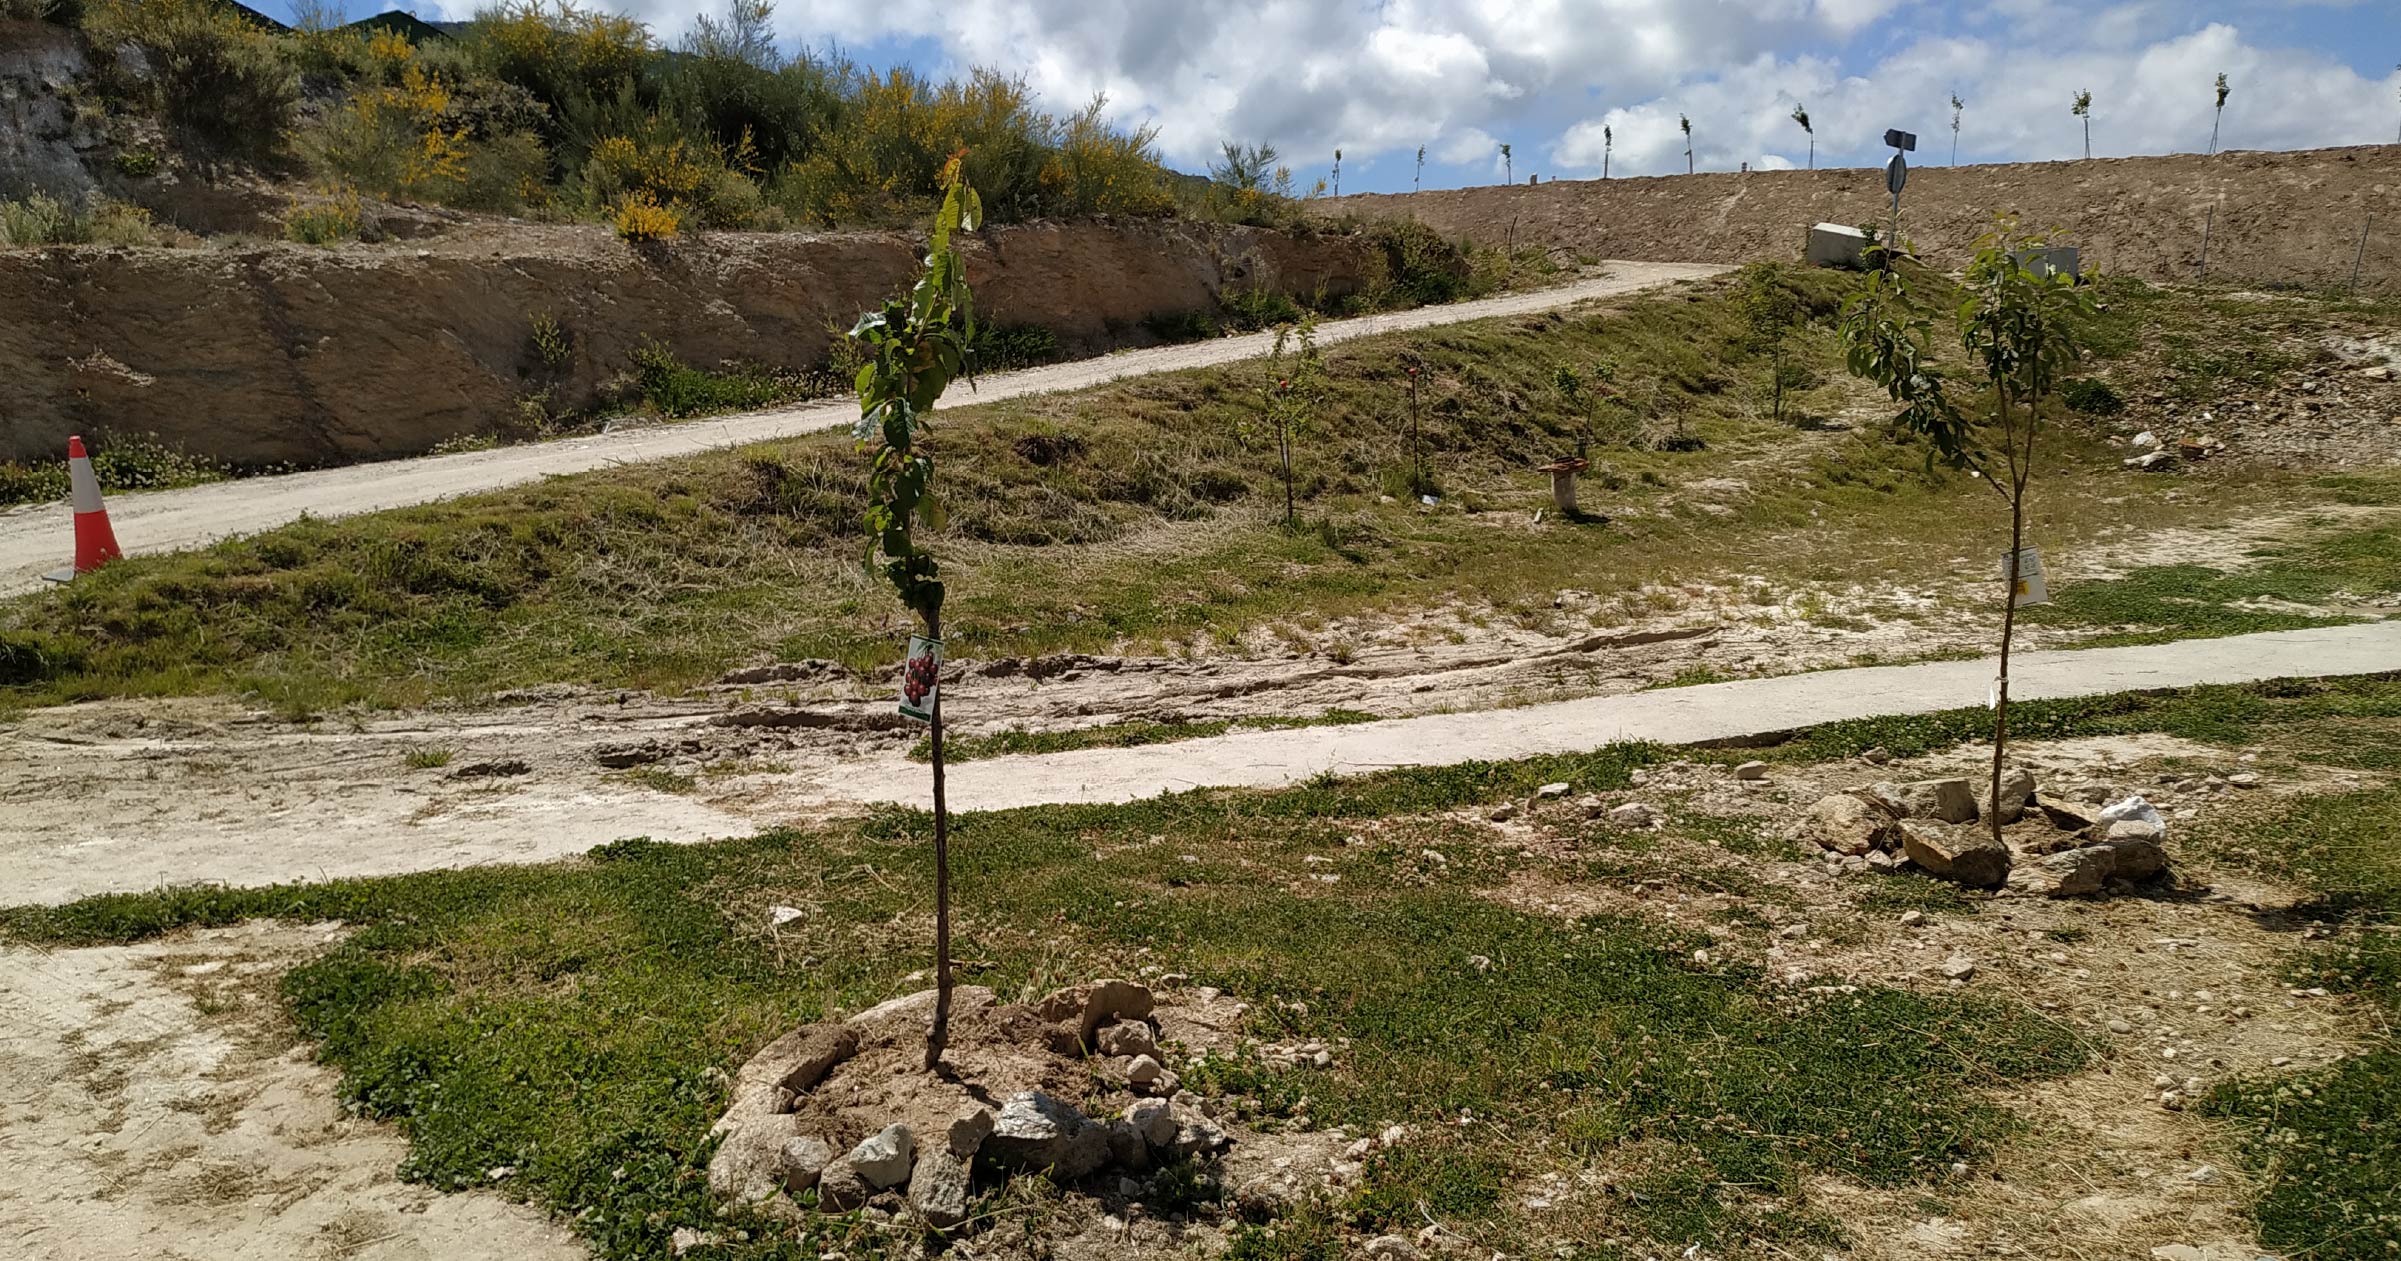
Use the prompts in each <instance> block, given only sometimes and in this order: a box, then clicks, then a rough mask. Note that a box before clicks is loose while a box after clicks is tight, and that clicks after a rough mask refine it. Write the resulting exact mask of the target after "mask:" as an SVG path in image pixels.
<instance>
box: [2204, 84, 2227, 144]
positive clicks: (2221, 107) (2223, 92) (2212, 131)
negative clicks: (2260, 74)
mask: <svg viewBox="0 0 2401 1261" xmlns="http://www.w3.org/2000/svg"><path fill="white" fill-rule="evenodd" d="M2228 91H2229V89H2228V88H2227V86H2226V72H2225V71H2223V70H2220V71H2218V112H2217V115H2216V116H2215V117H2213V118H2211V119H2210V120H2209V152H2210V153H2211V154H2212V155H2215V154H2216V153H2217V151H2218V125H2219V124H2220V123H2223V122H2225V121H2226V96H2227V94H2228Z"/></svg>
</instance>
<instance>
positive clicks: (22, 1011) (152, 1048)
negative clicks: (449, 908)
mask: <svg viewBox="0 0 2401 1261" xmlns="http://www.w3.org/2000/svg"><path fill="white" fill-rule="evenodd" d="M339 936H340V930H339V929H338V928H334V927H330V926H323V925H320V926H315V927H309V926H302V925H281V924H274V923H254V924H245V925H242V926H240V927H236V928H227V929H218V930H212V931H207V932H199V933H190V934H185V935H183V936H181V937H178V938H175V939H172V940H166V941H155V942H147V943H144V944H142V945H138V946H105V947H97V948H93V949H81V950H55V951H36V950H27V949H21V948H16V947H10V948H6V949H0V1256H8V1257H26V1258H33V1257H40V1258H45V1259H46V1261H121V1259H122V1258H127V1257H157V1258H170V1259H171V1258H211V1259H212V1261H234V1259H237V1258H253V1257H255V1258H283V1257H294V1258H299V1257H307V1258H340V1259H342V1261H577V1259H579V1258H581V1257H583V1256H584V1255H585V1253H584V1250H583V1248H582V1246H581V1245H579V1244H578V1243H577V1242H576V1240H575V1238H574V1237H573V1236H572V1235H571V1234H569V1233H568V1231H567V1229H566V1228H565V1226H564V1225H563V1224H561V1223H558V1222H554V1221H550V1220H548V1219H546V1218H545V1216H544V1215H543V1214H542V1213H541V1212H540V1211H539V1210H537V1209H532V1208H528V1207H526V1206H524V1205H521V1204H512V1203H510V1202H508V1201H507V1200H506V1199H504V1198H502V1197H501V1196H499V1195H495V1194H492V1193H491V1192H490V1191H487V1190H483V1189H477V1190H473V1191H468V1192H465V1193H463V1194H444V1193H442V1192H440V1191H437V1190H435V1189H434V1188H432V1187H429V1186H424V1185H421V1184H415V1183H408V1182H403V1181H401V1179H400V1177H399V1175H398V1173H397V1170H398V1168H399V1165H400V1161H401V1158H402V1157H403V1156H405V1155H406V1154H407V1152H408V1143H407V1140H405V1139H403V1138H402V1137H401V1136H400V1134H399V1133H397V1132H396V1131H394V1130H393V1129H392V1128H391V1127H389V1126H385V1125H379V1124H376V1123H375V1122H372V1121H364V1120H359V1119H357V1118H355V1117H352V1116H350V1115H349V1114H348V1113H347V1112H346V1111H345V1110H344V1109H343V1107H342V1104H341V1103H340V1101H339V1099H338V1096H337V1095H336V1092H335V1089H334V1074H333V1070H331V1069H328V1068H325V1067H323V1066H321V1065H319V1064H317V1063H316V1062H314V1060H312V1059H311V1058H310V1056H309V1053H308V1051H307V1049H306V1048H304V1047H302V1046H301V1045H300V1040H299V1037H298V1035H297V1033H296V1032H295V1031H294V1030H293V1029H292V1028H291V1024H290V1020H289V1018H288V1017H286V1016H285V1015H284V1009H283V1005H282V1003H281V1001H280V999H279V997H278V995H277V992H276V984H277V982H278V981H279V980H280V979H281V977H282V975H283V972H284V969H285V968H287V967H289V966H290V965H291V964H293V963H295V962H298V961H300V960H302V959H305V958H308V957H309V956H311V955H314V954H316V953H318V952H320V951H322V950H324V949H325V948H326V947H327V945H329V944H330V943H331V942H332V941H334V940H336V939H337V938H338V937H339ZM502 1177H503V1178H505V1177H506V1174H505V1173H504V1174H502ZM495 1185H498V1182H497V1180H496V1182H495Z"/></svg>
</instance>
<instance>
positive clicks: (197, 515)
mask: <svg viewBox="0 0 2401 1261" xmlns="http://www.w3.org/2000/svg"><path fill="white" fill-rule="evenodd" d="M1604 267H1605V270H1604V272H1603V274H1601V275H1600V276H1598V277H1596V278H1592V279H1587V280H1581V281H1578V282H1576V283H1574V284H1570V285H1563V286H1560V287H1558V288H1554V289H1543V290H1538V291H1535V292H1531V293H1512V294H1505V295H1503V296H1500V297H1495V298H1480V299H1477V300H1476V301H1473V302H1461V303H1455V304H1453V305H1449V306H1438V307H1419V308H1417V309H1415V310H1410V311H1394V312H1389V313H1385V314H1380V315H1365V316H1359V317H1356V318H1353V319H1347V320H1333V321H1329V322H1328V323H1326V324H1324V325H1321V326H1320V327H1319V329H1318V333H1317V340H1318V343H1319V344H1320V345H1332V344H1334V343H1336V342H1343V341H1349V340H1351V339H1352V338H1356V337H1371V336H1375V335H1377V334H1381V333H1396V332H1404V331H1407V330H1409V329H1418V328H1431V327H1434V326H1437V325H1442V324H1456V323H1461V322H1464V321H1468V320H1480V319H1490V318H1493V317H1496V316H1506V315H1523V314H1527V313H1530V312H1534V311H1547V310H1552V309H1555V308H1558V307H1565V306H1572V305H1574V304H1576V303H1578V302H1585V301H1590V300H1593V299H1597V298H1611V297H1618V296H1621V295H1624V294H1628V293H1633V292H1636V291H1639V290H1643V289H1649V288H1654V287H1657V286H1660V285H1666V284H1671V283H1674V282H1676V281H1681V280H1696V279H1700V278H1703V277H1708V276H1714V275H1717V274H1719V273H1720V272H1723V271H1725V270H1727V269H1726V268H1724V267H1719V266H1714V265H1709V264H1698V263H1633V262H1623V263H1621V262H1612V263H1608V264H1605V265H1604ZM1273 341H1274V339H1273V337H1272V335H1269V334H1263V333H1262V334H1252V335H1250V336H1245V337H1225V338H1218V339H1215V340H1212V341H1205V342H1193V343H1189V344H1186V345H1180V346H1161V347H1156V348H1153V349H1148V350H1132V351H1125V352H1122V353H1119V354H1114V355H1105V356H1102V357H1101V358H1098V359H1086V360H1080V361H1078V362H1074V363H1063V364H1053V365H1050V366H1048V367H1041V368H1031V369H1027V370H1026V371H1023V372H1011V373H1002V374H998V375H995V376H992V377H988V378H985V379H984V380H983V381H982V382H981V383H980V384H979V385H978V388H977V391H976V395H975V397H976V398H977V399H979V400H981V401H986V402H990V401H994V400H999V399H1008V398H1017V397H1021V396H1023V395H1028V394H1044V393H1049V392H1052V391H1056V390H1074V389H1082V388H1085V387H1087V386H1094V385H1102V384H1106V383H1108V382H1110V381H1116V380H1121V379H1123V378H1125V377H1133V376H1145V375H1148V374H1150V373H1155V372H1174V371H1178V370H1181V369H1185V368H1206V367H1212V366H1215V365H1218V364H1224V363H1234V362H1238V361H1240V360H1244V359H1254V358H1258V357H1260V356H1263V355H1265V354H1266V353H1267V352H1268V351H1269V349H1270V348H1271V347H1272V345H1273ZM857 418H858V406H857V404H855V403H852V402H849V401H847V400H838V401H835V402H829V403H817V404H811V405H809V406H806V407H795V408H784V409H780V410H775V411H766V412H748V413H743V414H739V415H733V416H723V417H718V418H716V419H713V420H697V421H687V422H683V423H680V424H675V425H665V426H655V427H644V428H638V429H628V430H622V431H619V432H616V433H611V434H604V435H600V436H596V437H590V438H573V439H567V440H563V441H559V442H546V443H537V444H531V445H527V446H517V447H502V448H499V449H497V450H491V451H470V452H462V453H459V454H456V455H440V456H427V457H424V458H420V459H411V460H392V461H387V462H385V463H380V464H357V465H351V466H349V467H346V468H337V469H325V470H321V471H318V472H311V473H293V474H288V475H285V476H282V477H258V478H246V479H242V480H239V481H231V482H218V483H215V484H212V485H207V486H195V487H191V488H189V489H186V490H172V491H160V492H157V493H155V494H145V495H120V496H118V497H117V498H116V500H115V501H114V502H113V503H111V504H110V506H109V516H110V520H111V522H112V523H113V524H114V525H115V527H116V534H117V541H118V542H119V543H120V544H122V545H123V546H124V548H125V550H126V552H127V553H129V554H135V555H139V554H143V553H149V552H171V551H180V550H182V549H185V548H192V547H200V546H204V545H206V544H208V543H212V542H215V541H216V540H218V539H222V538H226V537H228V536H231V535H237V534H254V533H257V532H258V531H261V530H268V529H273V528H274V527H276V526H279V525H284V524H287V523H289V522H292V521H295V520H298V519H299V518H300V517H302V516H314V517H345V516H351V515H354V514H357V513H362V512H377V511H381V510H383V509H387V508H403V507H407V506H408V505H410V504H420V503H429V502H432V501H434V500H437V499H448V498H452V497H454V496H458V495H470V494H474V493H476V492H479V491H487V490H499V489H501V488H503V487H507V486H515V485H518V484H520V483H523V482H532V481H539V480H541V479H542V478H545V477H550V476H555V475H559V474H565V473H581V472H586V471H589V470H592V469H597V468H607V467H611V466H614V465H619V464H638V463H641V462H643V461H646V460H660V459H667V458H670V457H673V456H679V455H694V454H697V453H699V452H702V451H708V450H712V449H716V448H720V447H731V446H740V445H742V444H744V443H750V442H763V441H766V440H768V439H771V438H788V437H792V436H795V435H799V434H806V433H815V432H818V431H820V430H825V429H832V428H837V427H841V426H846V425H849V424H850V423H852V422H853V421H855V420H856V419H857ZM72 539H73V526H72V522H71V520H70V518H69V515H68V512H67V508H66V506H65V505H64V504H45V505H41V506H38V507H31V508H22V509H17V510H14V511H9V512H0V595H6V594H9V593H12V592H17V591H24V590H30V589H32V588H34V587H37V586H39V585H40V582H41V576H42V575H43V574H45V573H48V572H50V571H52V570H55V569H57V568H59V567H60V566H61V565H62V564H64V563H65V562H66V559H67V557H68V556H69V555H70V553H71V551H72Z"/></svg>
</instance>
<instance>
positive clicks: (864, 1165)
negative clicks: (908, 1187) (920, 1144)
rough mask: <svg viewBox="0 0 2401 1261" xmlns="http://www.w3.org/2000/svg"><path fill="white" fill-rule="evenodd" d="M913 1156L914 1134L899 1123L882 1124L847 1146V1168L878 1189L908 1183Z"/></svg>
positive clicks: (914, 1155) (914, 1157)
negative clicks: (877, 1129)
mask: <svg viewBox="0 0 2401 1261" xmlns="http://www.w3.org/2000/svg"><path fill="white" fill-rule="evenodd" d="M916 1158H917V1137H916V1136H915V1135H913V1134H911V1133H909V1127H908V1126H905V1125H901V1124H898V1123H894V1124H892V1125H887V1126H885V1127H884V1128H883V1130H882V1131H880V1132H879V1133H876V1134H873V1135H870V1136H869V1137H868V1138H867V1140H866V1141H865V1142H862V1143H860V1144H859V1145H858V1146H856V1147H853V1148H851V1149H850V1167H851V1168H853V1169H856V1170H858V1173H859V1177H861V1178H863V1179H865V1180H866V1182H867V1185H868V1186H871V1187H874V1188H875V1189H876V1190H878V1191H881V1190H883V1189H885V1188H887V1187H896V1186H899V1185H900V1184H902V1183H904V1182H907V1181H908V1180H909V1167H910V1166H911V1165H912V1164H913V1163H915V1161H916Z"/></svg>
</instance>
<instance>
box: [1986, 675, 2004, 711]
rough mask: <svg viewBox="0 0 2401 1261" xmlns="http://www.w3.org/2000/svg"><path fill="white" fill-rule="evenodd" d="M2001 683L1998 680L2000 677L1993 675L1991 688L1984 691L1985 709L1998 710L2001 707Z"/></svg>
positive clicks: (2000, 680)
mask: <svg viewBox="0 0 2401 1261" xmlns="http://www.w3.org/2000/svg"><path fill="white" fill-rule="evenodd" d="M2002 681H2003V680H2002V679H2001V678H2000V676H1998V675H1995V676H1994V677H1993V681H1992V686H1991V687H1988V688H1986V689H1984V707H1985V708H1986V709H1999V708H2000V707H2001V683H2002Z"/></svg>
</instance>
